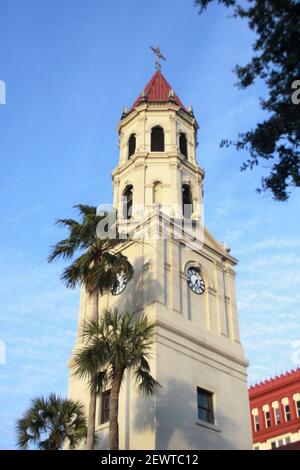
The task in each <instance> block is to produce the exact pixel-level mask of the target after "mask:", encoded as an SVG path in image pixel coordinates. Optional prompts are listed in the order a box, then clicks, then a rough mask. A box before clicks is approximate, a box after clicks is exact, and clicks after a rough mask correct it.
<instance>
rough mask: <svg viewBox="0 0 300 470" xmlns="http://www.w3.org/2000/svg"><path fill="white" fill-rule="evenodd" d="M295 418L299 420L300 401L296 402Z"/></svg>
mask: <svg viewBox="0 0 300 470" xmlns="http://www.w3.org/2000/svg"><path fill="white" fill-rule="evenodd" d="M296 408H297V416H298V418H300V400H298V401H296Z"/></svg>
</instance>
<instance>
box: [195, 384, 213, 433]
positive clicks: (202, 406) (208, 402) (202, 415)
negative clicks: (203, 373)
mask: <svg viewBox="0 0 300 470" xmlns="http://www.w3.org/2000/svg"><path fill="white" fill-rule="evenodd" d="M197 402H198V419H200V420H201V421H206V422H207V423H211V424H214V422H215V419H214V408H213V394H212V393H211V392H208V391H207V390H203V388H200V387H197Z"/></svg>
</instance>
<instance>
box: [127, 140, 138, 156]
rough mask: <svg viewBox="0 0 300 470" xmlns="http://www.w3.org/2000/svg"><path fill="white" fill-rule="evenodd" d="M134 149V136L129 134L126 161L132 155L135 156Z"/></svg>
mask: <svg viewBox="0 0 300 470" xmlns="http://www.w3.org/2000/svg"><path fill="white" fill-rule="evenodd" d="M135 147H136V136H135V134H131V136H130V137H129V140H128V160H129V159H130V157H131V156H132V155H134V154H135Z"/></svg>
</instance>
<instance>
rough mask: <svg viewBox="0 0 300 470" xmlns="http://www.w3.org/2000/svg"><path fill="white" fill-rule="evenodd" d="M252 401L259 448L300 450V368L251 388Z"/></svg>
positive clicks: (253, 429)
mask: <svg viewBox="0 0 300 470" xmlns="http://www.w3.org/2000/svg"><path fill="white" fill-rule="evenodd" d="M249 400H250V410H251V425H252V434H253V448H254V449H255V450H268V449H276V448H279V447H282V446H288V447H293V448H295V447H296V448H297V447H298V449H299V450H300V368H297V369H296V370H292V371H291V372H286V373H285V374H282V375H280V376H277V377H274V378H272V379H269V380H265V381H263V382H261V383H259V384H256V385H254V386H252V387H250V389H249ZM296 443H297V444H296Z"/></svg>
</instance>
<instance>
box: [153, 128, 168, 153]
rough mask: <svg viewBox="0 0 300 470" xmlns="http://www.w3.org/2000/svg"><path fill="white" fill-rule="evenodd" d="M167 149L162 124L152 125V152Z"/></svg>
mask: <svg viewBox="0 0 300 470" xmlns="http://www.w3.org/2000/svg"><path fill="white" fill-rule="evenodd" d="M164 151H165V134H164V130H163V128H162V127H160V126H155V127H152V129H151V152H164Z"/></svg>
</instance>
